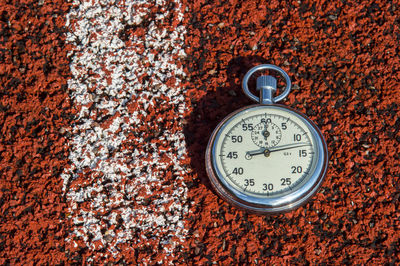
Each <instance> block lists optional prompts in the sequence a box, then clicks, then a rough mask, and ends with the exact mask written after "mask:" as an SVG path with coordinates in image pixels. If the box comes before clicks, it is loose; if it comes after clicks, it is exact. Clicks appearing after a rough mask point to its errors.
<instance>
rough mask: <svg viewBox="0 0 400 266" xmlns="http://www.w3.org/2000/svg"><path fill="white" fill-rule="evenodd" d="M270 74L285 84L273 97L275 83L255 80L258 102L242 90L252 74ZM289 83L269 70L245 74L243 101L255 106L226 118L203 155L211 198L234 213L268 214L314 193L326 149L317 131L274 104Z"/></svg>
mask: <svg viewBox="0 0 400 266" xmlns="http://www.w3.org/2000/svg"><path fill="white" fill-rule="evenodd" d="M262 69H271V70H275V71H278V72H279V73H281V74H282V75H283V76H284V77H285V79H286V83H287V86H286V89H285V91H284V92H283V94H281V95H280V96H278V97H274V98H273V97H272V95H273V93H274V92H275V90H276V79H275V78H273V77H271V76H261V77H259V78H258V79H257V89H258V90H259V91H260V97H256V96H254V95H253V94H251V93H250V92H249V90H248V87H247V82H248V79H249V77H250V76H251V75H252V74H253V73H254V72H255V71H258V70H262ZM290 86H291V84H290V79H289V77H288V76H287V74H286V72H284V71H283V70H282V69H280V68H278V67H276V66H273V65H260V66H258V67H255V68H253V69H251V70H250V71H249V72H248V73H247V74H246V76H245V78H244V80H243V88H244V92H245V93H246V95H248V96H249V97H250V98H252V99H253V100H257V101H259V103H260V104H258V105H251V106H247V107H245V108H242V109H240V110H237V111H236V112H234V113H232V114H230V115H228V116H227V117H226V118H225V119H224V120H223V121H222V122H221V123H220V124H219V125H218V126H217V128H216V129H215V130H214V132H213V134H212V136H211V138H210V141H209V144H208V147H207V151H206V169H207V173H208V176H209V178H210V180H211V183H212V185H213V187H214V188H215V190H216V192H217V193H218V194H219V195H220V196H221V197H222V198H223V199H225V200H227V201H228V202H230V203H231V204H233V205H234V206H236V207H240V208H243V209H246V210H248V211H252V212H258V213H264V214H274V213H281V212H286V211H290V210H292V209H295V208H297V207H299V206H301V205H303V204H305V203H306V202H307V201H308V200H309V199H310V198H311V197H312V196H313V195H314V194H315V193H316V191H317V190H318V188H319V187H320V185H321V183H322V181H323V179H324V176H325V173H326V168H327V161H328V156H327V148H326V143H325V140H324V138H323V136H322V134H321V132H320V131H319V129H318V128H317V126H316V125H315V124H314V123H313V122H312V121H311V120H310V119H309V118H307V117H306V116H305V115H303V114H301V113H299V112H297V111H295V110H293V109H290V108H288V107H286V106H283V105H278V104H275V102H277V101H279V100H281V99H283V98H284V97H286V96H287V94H288V93H289V90H290Z"/></svg>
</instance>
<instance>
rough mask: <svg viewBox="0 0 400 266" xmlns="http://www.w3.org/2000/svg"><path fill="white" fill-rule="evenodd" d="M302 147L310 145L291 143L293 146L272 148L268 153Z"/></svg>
mask: <svg viewBox="0 0 400 266" xmlns="http://www.w3.org/2000/svg"><path fill="white" fill-rule="evenodd" d="M303 146H311V144H310V143H304V142H303V143H293V144H287V145H282V146H278V147H272V148H270V149H269V151H270V152H274V151H282V150H288V149H294V148H298V147H303Z"/></svg>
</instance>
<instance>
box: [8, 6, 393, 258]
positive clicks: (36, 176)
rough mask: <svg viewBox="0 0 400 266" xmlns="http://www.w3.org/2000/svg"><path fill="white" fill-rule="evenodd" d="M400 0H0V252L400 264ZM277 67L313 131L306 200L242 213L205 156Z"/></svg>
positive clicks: (10, 254)
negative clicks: (322, 144)
mask: <svg viewBox="0 0 400 266" xmlns="http://www.w3.org/2000/svg"><path fill="white" fill-rule="evenodd" d="M399 17H400V5H398V4H395V3H386V2H385V1H375V2H373V3H372V2H370V1H365V2H362V3H358V4H354V3H350V2H347V1H336V2H335V1H333V2H332V1H319V2H315V3H314V2H305V1H291V2H280V1H271V2H270V3H268V4H265V3H263V2H256V1H228V2H224V1H221V2H215V1H209V2H206V1H195V3H193V1H186V0H184V1H182V2H181V1H178V0H175V1H161V0H159V1H148V2H146V1H111V0H110V1H105V0H104V1H82V2H80V1H74V2H71V3H68V4H66V3H64V1H31V0H24V1H1V2H0V175H1V179H0V221H1V223H0V263H2V264H5V263H10V264H25V263H30V264H32V263H45V262H48V263H49V264H57V263H67V264H71V263H80V264H81V263H84V262H89V263H90V262H92V263H95V264H98V263H106V262H111V263H142V264H156V263H162V264H168V263H173V264H187V263H195V264H210V263H214V262H217V263H220V264H228V263H230V264H237V263H240V264H243V263H249V264H273V263H275V264H289V263H299V264H306V263H311V264H319V263H327V264H343V263H345V264H356V263H359V264H370V265H375V264H384V263H394V264H399V263H400V246H399V245H400V233H399V230H400V228H399V227H400V213H399V211H398V209H399V207H400V206H399V205H400V204H399V197H400V185H399V179H400V165H399V161H400V155H399V152H398V150H399V148H398V146H399V144H400V132H399V130H400V100H399V99H400V90H399V89H398V87H399V85H400V74H399V68H400V56H399V52H400V51H399V49H400V45H399V44H400V19H399ZM260 63H272V64H276V65H278V66H281V67H282V68H284V69H285V70H286V71H287V72H288V74H289V75H290V77H291V78H292V81H293V85H294V86H293V91H292V93H291V94H290V95H289V97H288V98H287V99H286V100H285V101H284V102H283V103H284V104H286V105H288V106H290V107H293V108H295V109H297V110H300V111H302V112H304V113H306V114H307V115H308V116H309V117H310V118H311V119H312V120H313V121H315V122H316V123H317V124H318V125H319V127H320V128H321V130H322V132H323V134H324V136H325V138H326V140H327V143H328V149H329V152H330V163H329V170H328V175H327V177H326V180H325V182H324V184H323V185H322V188H321V190H320V191H319V193H317V194H316V196H315V197H314V199H313V201H312V202H310V203H308V204H307V205H305V206H304V207H302V208H300V209H298V210H296V211H293V212H290V213H287V214H283V215H278V216H272V217H265V216H257V215H250V214H247V213H245V212H243V211H240V210H237V209H235V208H232V207H230V206H229V205H228V204H227V203H225V202H224V201H222V200H221V199H219V198H218V197H217V196H216V195H215V194H214V192H213V191H212V189H211V187H210V184H209V182H208V179H207V176H206V174H205V169H204V160H203V157H204V151H205V147H206V144H207V141H208V138H209V136H210V134H211V132H212V130H213V129H214V127H215V126H216V125H217V124H218V122H219V121H220V120H221V119H222V118H223V117H225V116H226V115H227V114H229V113H230V112H232V111H234V110H236V109H238V108H240V107H243V106H245V105H248V104H251V102H250V101H249V100H248V99H247V98H246V97H245V96H244V95H243V94H242V92H241V88H240V82H241V79H242V78H243V76H244V74H245V73H246V71H247V70H248V69H249V68H251V67H252V66H255V65H257V64H260Z"/></svg>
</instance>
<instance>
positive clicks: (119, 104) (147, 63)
mask: <svg viewBox="0 0 400 266" xmlns="http://www.w3.org/2000/svg"><path fill="white" fill-rule="evenodd" d="M174 3H175V8H173V9H172V10H168V7H167V6H168V5H167V3H166V2H165V1H160V0H156V1H151V2H147V1H112V0H110V1H105V0H104V1H102V0H95V1H84V2H82V3H81V2H80V1H74V3H73V5H74V7H73V8H72V9H71V10H70V13H69V14H68V23H67V26H68V27H69V29H70V32H69V33H68V35H67V41H68V43H70V44H72V45H73V46H74V50H73V51H71V53H70V56H71V72H72V75H73V78H72V79H70V80H69V81H68V86H69V90H70V97H71V99H72V100H73V102H74V103H75V105H76V106H77V107H78V108H79V109H80V111H79V113H78V117H77V120H78V121H77V123H76V124H75V125H73V131H72V132H71V133H72V134H73V140H72V142H70V143H69V146H70V157H69V159H70V161H71V163H72V165H71V168H70V169H66V170H65V171H64V173H63V174H62V178H63V180H64V191H65V193H66V196H67V199H68V202H69V204H70V206H71V207H70V210H69V213H70V217H69V218H70V219H72V221H73V223H74V231H73V232H72V233H71V234H70V235H69V236H68V239H67V241H72V242H73V243H75V244H76V245H78V243H77V242H76V239H79V240H81V241H83V242H84V243H85V245H87V247H88V248H89V249H90V250H93V251H95V250H99V249H100V248H104V249H106V250H107V252H106V254H99V253H96V252H94V253H93V254H94V255H93V256H92V257H89V258H88V261H89V262H91V261H96V257H95V256H106V257H107V256H109V255H112V256H114V257H118V256H120V252H121V251H120V250H119V249H118V245H119V244H121V243H129V244H130V246H131V248H133V247H134V246H135V245H151V247H152V248H156V246H154V243H156V244H158V245H160V246H161V247H162V251H160V252H163V253H164V254H165V258H166V259H165V261H170V260H169V259H168V258H171V257H173V255H174V249H175V248H176V247H177V246H179V245H180V244H181V243H182V242H183V241H185V237H186V234H187V230H186V229H185V225H184V222H183V220H184V216H185V215H186V214H187V213H188V211H189V210H188V203H187V202H186V200H187V196H186V194H187V187H186V186H185V183H184V182H183V180H182V179H183V178H182V176H183V175H184V169H183V167H182V166H181V160H182V159H184V158H185V156H186V148H185V141H184V135H183V125H182V124H181V119H182V117H183V111H184V110H185V105H184V96H183V91H182V88H181V85H180V84H181V77H183V76H185V73H184V72H183V70H182V68H181V67H178V66H177V64H175V62H177V60H179V58H182V57H184V56H185V53H184V50H183V48H182V45H183V40H184V34H185V28H184V26H177V27H175V26H174V27H171V25H169V24H168V23H169V19H170V18H173V21H177V22H178V23H179V22H181V21H182V19H183V13H182V12H181V10H182V8H181V3H180V2H179V0H175V1H174ZM153 7H155V8H156V9H158V10H159V12H157V14H156V15H152V16H149V14H150V9H151V8H153ZM167 18H168V19H167ZM127 25H128V28H125V30H129V29H133V28H134V27H136V26H137V27H138V28H141V29H143V31H141V32H139V33H138V32H136V33H134V34H131V35H128V36H129V40H127V41H126V42H125V41H123V40H121V38H120V37H119V36H120V35H119V34H120V33H121V32H123V31H124V27H125V26H127ZM132 32H133V31H132ZM168 82H169V85H166V83H168ZM171 84H172V85H171ZM175 110H179V111H178V112H176V111H175ZM171 114H173V117H171ZM165 120H168V121H165ZM162 124H164V126H162ZM153 131H154V132H153ZM151 135H153V138H155V139H156V142H153V143H151V142H146V140H145V139H146V138H147V137H148V136H151ZM160 144H162V146H163V147H167V148H166V149H160V148H159V146H160ZM168 147H172V148H168ZM167 179H168V180H169V182H165V181H166V180H167ZM149 233H151V238H152V239H149ZM172 240H173V241H172ZM177 240H178V241H177ZM144 262H146V261H144ZM147 262H149V261H147Z"/></svg>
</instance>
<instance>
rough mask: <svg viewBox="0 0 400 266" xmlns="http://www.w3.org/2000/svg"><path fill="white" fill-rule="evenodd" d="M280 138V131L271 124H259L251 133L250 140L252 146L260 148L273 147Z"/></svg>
mask: <svg viewBox="0 0 400 266" xmlns="http://www.w3.org/2000/svg"><path fill="white" fill-rule="evenodd" d="M281 138H282V132H281V129H280V128H279V127H278V126H277V125H275V124H274V123H272V122H261V123H259V124H257V125H256V126H255V127H254V129H253V131H252V132H251V139H252V140H253V142H254V144H256V145H257V146H259V147H262V148H270V147H274V146H275V145H277V144H278V143H279V141H280V140H281Z"/></svg>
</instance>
